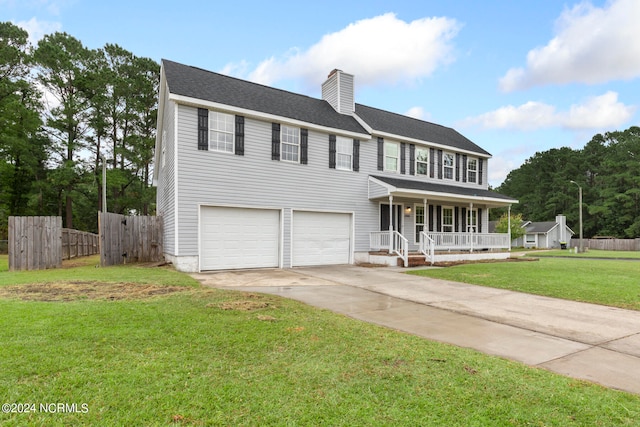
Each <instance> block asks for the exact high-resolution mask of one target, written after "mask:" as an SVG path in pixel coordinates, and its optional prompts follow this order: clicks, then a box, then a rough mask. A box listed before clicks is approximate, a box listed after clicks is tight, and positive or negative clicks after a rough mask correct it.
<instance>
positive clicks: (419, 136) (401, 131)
mask: <svg viewBox="0 0 640 427" xmlns="http://www.w3.org/2000/svg"><path fill="white" fill-rule="evenodd" d="M356 114H357V115H358V117H360V118H361V119H362V120H363V121H364V122H365V123H366V124H367V125H369V126H371V128H372V129H373V130H374V132H375V131H378V132H384V133H388V134H393V135H398V136H401V137H405V138H411V139H415V140H420V141H424V142H431V143H434V144H438V145H442V146H447V147H452V148H456V149H459V150H462V151H468V152H471V153H477V154H481V155H483V156H488V157H490V156H491V154H490V153H489V152H487V151H485V150H483V149H482V148H480V147H479V146H478V145H476V144H475V143H473V142H471V141H470V140H469V139H467V138H466V137H464V136H463V135H461V134H460V133H458V131H456V130H455V129H452V128H448V127H445V126H441V125H437V124H434V123H430V122H426V121H424V120H418V119H414V118H412V117H408V116H403V115H401V114H396V113H391V112H389V111H384V110H379V109H377V108H372V107H367V106H366V105H362V104H356Z"/></svg>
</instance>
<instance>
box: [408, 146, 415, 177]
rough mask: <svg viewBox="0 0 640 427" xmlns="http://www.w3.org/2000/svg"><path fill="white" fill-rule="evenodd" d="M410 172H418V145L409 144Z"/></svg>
mask: <svg viewBox="0 0 640 427" xmlns="http://www.w3.org/2000/svg"><path fill="white" fill-rule="evenodd" d="M409 174H410V175H415V174H416V146H415V145H414V144H409Z"/></svg>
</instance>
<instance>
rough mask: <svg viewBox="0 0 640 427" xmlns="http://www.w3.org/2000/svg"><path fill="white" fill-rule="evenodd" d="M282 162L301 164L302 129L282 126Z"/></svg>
mask: <svg viewBox="0 0 640 427" xmlns="http://www.w3.org/2000/svg"><path fill="white" fill-rule="evenodd" d="M285 148H287V149H288V150H285ZM280 160H282V161H284V162H292V163H300V128H297V127H293V126H285V125H281V126H280Z"/></svg>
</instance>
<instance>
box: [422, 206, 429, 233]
mask: <svg viewBox="0 0 640 427" xmlns="http://www.w3.org/2000/svg"><path fill="white" fill-rule="evenodd" d="M422 206H423V209H424V215H423V216H422V220H423V221H424V227H422V230H423V231H424V232H425V233H429V211H428V210H427V199H422Z"/></svg>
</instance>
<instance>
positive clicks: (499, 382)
mask: <svg viewBox="0 0 640 427" xmlns="http://www.w3.org/2000/svg"><path fill="white" fill-rule="evenodd" d="M92 269H93V270H92ZM94 270H98V271H101V273H102V276H100V279H99V280H101V281H103V282H108V281H117V280H120V278H121V277H131V278H133V279H134V280H135V281H141V282H142V281H143V280H142V279H143V278H144V277H147V278H148V280H147V282H146V283H154V284H170V285H173V286H184V287H185V289H186V291H185V292H179V293H174V294H170V295H165V296H162V297H154V298H148V299H132V300H119V301H109V300H78V301H72V302H38V301H21V300H10V299H0V343H2V345H1V346H0V396H1V397H2V402H0V403H10V402H16V403H35V404H36V405H38V404H39V403H45V404H46V403H53V402H61V403H67V404H72V403H76V404H77V405H78V407H82V406H81V405H82V404H86V405H87V406H86V407H87V408H88V412H87V413H77V414H64V413H57V414H45V413H39V412H38V413H31V414H24V413H23V414H18V413H14V414H1V413H0V424H1V425H3V426H40V425H47V426H58V425H59V426H63V425H95V426H102V425H104V426H113V425H122V426H125V425H126V426H128V425H145V426H155V425H196V426H197V425H255V426H263V425H312V426H316V425H336V426H340V425H345V426H346V425H348V426H358V425H362V426H369V425H393V426H396V425H406V426H416V425H433V426H442V425H447V426H543V425H544V426H617V425H620V426H625V425H626V426H632V425H635V424H636V422H637V420H638V419H639V418H640V397H639V396H636V395H632V394H627V393H623V392H618V391H613V390H609V389H605V388H603V387H600V386H597V385H593V384H589V383H587V382H584V381H579V380H574V379H569V378H565V377H562V376H559V375H555V374H553V373H550V372H547V371H544V370H540V369H533V368H529V367H526V366H524V365H521V364H519V363H515V362H510V361H507V360H503V359H500V358H495V357H491V356H486V355H483V354H480V353H477V352H475V351H472V350H468V349H461V348H457V347H454V346H450V345H446V344H442V343H436V342H430V341H427V340H424V339H421V338H418V337H414V336H411V335H407V334H404V333H401V332H398V331H394V330H390V329H386V328H382V327H378V326H375V325H370V324H366V323H362V322H359V321H356V320H353V319H350V318H347V317H344V316H341V315H337V314H334V313H331V312H328V311H325V310H319V309H315V308H313V307H309V306H306V305H304V304H300V303H298V302H295V301H291V300H285V299H281V298H278V297H275V296H267V295H259V294H252V293H245V292H235V291H222V290H214V289H205V288H201V287H194V286H193V285H194V283H193V279H191V278H190V277H189V276H186V275H182V274H180V273H176V272H174V271H171V270H169V269H164V268H142V267H136V266H126V267H109V268H105V269H96V268H95V267H90V268H88V267H77V268H72V269H61V270H60V271H55V274H50V277H49V278H47V277H48V276H47V275H34V272H23V273H15V274H14V275H13V276H12V280H17V281H18V282H20V283H25V282H26V281H27V279H25V278H24V277H31V278H35V279H37V280H38V281H39V283H45V282H47V281H48V280H55V281H56V282H58V283H60V282H64V281H65V280H66V281H68V282H72V281H76V280H78V279H81V280H87V279H90V278H92V277H94V276H91V275H92V274H93V271H94ZM111 270H113V271H111ZM64 272H66V276H65V273H64ZM50 273H54V272H53V271H50ZM10 274H12V273H8V272H6V271H5V272H2V273H0V280H2V281H3V283H5V284H9V283H8V282H9V280H7V279H6V276H8V275H10ZM65 277H66V279H65ZM127 280H129V279H127ZM130 283H134V282H133V281H130ZM139 283H140V282H139ZM130 286H135V285H134V284H132V285H130ZM234 307H235V308H236V309H232V308H234ZM247 307H248V308H251V307H253V308H255V309H254V310H242V309H241V308H247ZM259 307H262V308H259Z"/></svg>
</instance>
